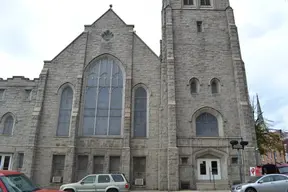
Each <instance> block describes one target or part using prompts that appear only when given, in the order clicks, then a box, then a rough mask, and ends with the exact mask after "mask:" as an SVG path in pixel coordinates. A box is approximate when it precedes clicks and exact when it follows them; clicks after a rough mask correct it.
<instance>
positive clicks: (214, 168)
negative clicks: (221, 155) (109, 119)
mask: <svg viewBox="0 0 288 192" xmlns="http://www.w3.org/2000/svg"><path fill="white" fill-rule="evenodd" d="M197 173H198V179H199V180H220V179H221V169H220V160H219V159H198V160H197Z"/></svg>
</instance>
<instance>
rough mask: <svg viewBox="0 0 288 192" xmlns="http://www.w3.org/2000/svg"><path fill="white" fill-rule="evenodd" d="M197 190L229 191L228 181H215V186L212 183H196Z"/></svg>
mask: <svg viewBox="0 0 288 192" xmlns="http://www.w3.org/2000/svg"><path fill="white" fill-rule="evenodd" d="M196 187H197V190H199V191H203V190H229V189H230V187H229V184H228V181H215V185H214V183H213V181H211V182H210V181H206V182H205V181H201V182H197V183H196Z"/></svg>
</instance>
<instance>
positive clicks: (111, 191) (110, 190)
mask: <svg viewBox="0 0 288 192" xmlns="http://www.w3.org/2000/svg"><path fill="white" fill-rule="evenodd" d="M107 192H118V190H117V189H109V190H108V191H107Z"/></svg>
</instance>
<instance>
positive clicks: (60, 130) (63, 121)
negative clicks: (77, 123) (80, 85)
mask: <svg viewBox="0 0 288 192" xmlns="http://www.w3.org/2000/svg"><path fill="white" fill-rule="evenodd" d="M72 103H73V90H72V88H71V87H69V86H67V87H66V88H65V89H63V91H62V95H61V101H60V109H59V117H58V127H57V133H56V135H57V136H69V128H70V119H71V111H72Z"/></svg>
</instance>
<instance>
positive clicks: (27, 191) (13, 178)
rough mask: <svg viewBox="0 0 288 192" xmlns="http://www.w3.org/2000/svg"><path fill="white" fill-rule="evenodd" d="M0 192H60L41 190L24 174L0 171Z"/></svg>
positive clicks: (57, 191) (56, 191)
mask: <svg viewBox="0 0 288 192" xmlns="http://www.w3.org/2000/svg"><path fill="white" fill-rule="evenodd" d="M0 192H60V191H59V190H49V189H42V188H40V187H39V186H37V185H35V184H34V183H33V182H32V181H31V180H30V179H29V178H28V177H27V176H26V175H25V174H23V173H20V172H16V171H4V170H0Z"/></svg>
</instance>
